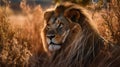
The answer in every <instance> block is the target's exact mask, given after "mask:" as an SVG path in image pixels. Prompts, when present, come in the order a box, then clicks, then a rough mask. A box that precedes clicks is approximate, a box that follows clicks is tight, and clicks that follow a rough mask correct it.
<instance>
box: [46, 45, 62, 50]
mask: <svg viewBox="0 0 120 67" xmlns="http://www.w3.org/2000/svg"><path fill="white" fill-rule="evenodd" d="M60 48H61V45H49V46H48V49H49V50H50V51H52V52H53V51H57V50H59V49H60Z"/></svg>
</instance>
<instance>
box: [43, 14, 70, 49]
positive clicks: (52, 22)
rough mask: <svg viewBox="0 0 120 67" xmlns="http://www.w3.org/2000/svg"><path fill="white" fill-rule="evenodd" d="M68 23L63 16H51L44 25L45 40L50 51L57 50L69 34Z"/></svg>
mask: <svg viewBox="0 0 120 67" xmlns="http://www.w3.org/2000/svg"><path fill="white" fill-rule="evenodd" d="M69 23H70V22H69V21H68V20H66V19H65V17H64V16H58V17H56V16H54V15H53V16H52V17H51V18H50V19H49V21H48V22H47V23H46V27H45V32H46V33H45V38H46V42H47V45H48V49H49V50H50V51H54V50H59V49H60V48H61V46H62V44H63V43H64V42H65V40H66V38H67V36H68V35H69V32H70V27H69Z"/></svg>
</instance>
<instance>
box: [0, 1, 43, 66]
mask: <svg viewBox="0 0 120 67" xmlns="http://www.w3.org/2000/svg"><path fill="white" fill-rule="evenodd" d="M21 8H22V10H23V11H22V12H21V14H17V15H16V14H14V12H12V11H11V10H10V11H9V10H8V7H0V67H3V66H4V67H17V66H21V67H24V66H25V67H26V66H28V65H29V61H30V62H33V60H34V59H35V58H34V57H33V55H34V56H35V54H36V55H37V54H39V53H42V52H43V49H42V43H41V38H40V30H41V27H42V26H43V25H42V23H43V20H42V19H43V12H42V8H41V7H40V6H36V7H35V8H34V9H30V8H29V6H27V5H26V4H25V3H21ZM30 58H31V59H32V60H29V59H30ZM9 65H10V66H9Z"/></svg>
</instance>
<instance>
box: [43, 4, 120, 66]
mask: <svg viewBox="0 0 120 67" xmlns="http://www.w3.org/2000/svg"><path fill="white" fill-rule="evenodd" d="M72 7H73V8H76V9H79V10H80V12H81V13H82V17H84V20H83V19H82V20H81V19H79V21H78V22H77V23H79V25H80V26H81V27H82V32H79V33H78V35H77V36H76V38H75V39H74V41H73V43H71V44H68V46H67V47H65V48H63V49H61V50H60V51H57V52H55V53H54V54H53V55H52V56H51V58H50V59H49V61H48V62H47V63H45V64H43V67H118V66H119V65H120V62H119V60H120V52H119V50H120V48H119V46H117V45H115V46H114V45H111V44H110V43H108V42H106V41H105V40H104V39H103V38H102V37H101V36H100V34H99V32H98V31H97V28H96V27H95V26H94V22H92V21H91V19H90V18H89V17H88V15H87V13H85V11H84V9H83V8H79V7H78V6H77V7H76V5H75V6H72ZM81 21H82V24H81Z"/></svg>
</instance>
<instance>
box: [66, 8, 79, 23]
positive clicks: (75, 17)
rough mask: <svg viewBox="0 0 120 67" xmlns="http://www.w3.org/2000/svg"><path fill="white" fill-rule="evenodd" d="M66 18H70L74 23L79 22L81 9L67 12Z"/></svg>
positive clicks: (72, 9)
mask: <svg viewBox="0 0 120 67" xmlns="http://www.w3.org/2000/svg"><path fill="white" fill-rule="evenodd" d="M64 16H65V17H67V18H69V19H70V20H71V21H73V22H77V21H78V20H79V18H80V11H79V9H75V8H70V9H67V10H65V12H64Z"/></svg>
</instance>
